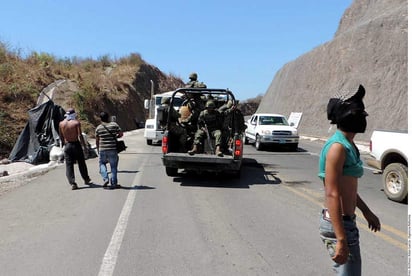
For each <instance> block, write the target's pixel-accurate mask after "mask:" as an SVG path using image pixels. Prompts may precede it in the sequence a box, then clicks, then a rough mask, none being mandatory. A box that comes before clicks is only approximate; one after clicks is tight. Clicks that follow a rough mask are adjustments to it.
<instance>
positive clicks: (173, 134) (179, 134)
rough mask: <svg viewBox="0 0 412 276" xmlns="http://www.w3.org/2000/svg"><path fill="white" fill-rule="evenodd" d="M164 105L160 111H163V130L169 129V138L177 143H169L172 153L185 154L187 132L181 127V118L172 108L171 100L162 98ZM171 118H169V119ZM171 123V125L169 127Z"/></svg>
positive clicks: (161, 124) (161, 122) (161, 123)
mask: <svg viewBox="0 0 412 276" xmlns="http://www.w3.org/2000/svg"><path fill="white" fill-rule="evenodd" d="M161 103H162V105H161V107H160V108H159V109H158V110H159V111H158V112H160V111H162V113H163V115H162V116H161V117H162V120H161V121H159V123H160V126H161V127H162V129H167V130H168V131H169V135H168V138H169V139H170V140H172V141H176V142H175V143H169V145H171V149H170V150H171V151H175V152H185V151H186V139H187V138H186V137H187V135H186V130H185V129H184V128H182V127H181V126H179V124H178V120H179V117H180V114H179V112H177V111H176V110H175V109H174V108H173V107H170V98H166V97H164V98H162V102H161ZM169 112H170V114H169ZM168 117H169V118H168ZM167 121H169V125H167Z"/></svg>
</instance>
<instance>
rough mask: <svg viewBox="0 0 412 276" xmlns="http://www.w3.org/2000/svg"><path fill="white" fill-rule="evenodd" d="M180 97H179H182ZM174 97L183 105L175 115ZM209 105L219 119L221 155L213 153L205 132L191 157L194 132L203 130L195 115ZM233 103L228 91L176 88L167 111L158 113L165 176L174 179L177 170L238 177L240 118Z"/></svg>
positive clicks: (240, 155) (205, 127) (212, 146)
mask: <svg viewBox="0 0 412 276" xmlns="http://www.w3.org/2000/svg"><path fill="white" fill-rule="evenodd" d="M182 95H183V96H182ZM178 97H180V98H183V103H182V105H181V106H180V109H179V110H178V111H176V110H174V109H173V106H174V102H175V101H176V100H177V99H178ZM207 101H213V102H214V103H215V108H216V109H217V110H218V111H219V112H220V114H221V116H222V122H221V128H222V129H221V132H222V144H221V148H222V153H223V156H222V155H220V156H218V155H217V153H216V152H215V139H214V138H213V136H212V135H210V133H208V131H206V132H205V133H206V138H205V139H204V141H202V142H201V144H200V145H199V148H198V150H197V152H196V153H195V154H189V151H190V150H191V149H192V148H193V142H194V139H195V134H196V131H197V130H198V129H199V128H203V129H207V126H205V125H204V124H203V125H202V122H200V121H199V120H198V119H199V114H200V112H201V111H202V110H204V108H205V105H206V102H207ZM235 103H236V99H235V96H234V95H233V93H232V92H231V91H230V90H228V89H207V88H179V89H177V90H176V91H175V92H174V93H173V94H172V96H171V99H170V105H169V107H168V109H167V110H163V111H161V110H158V112H159V114H160V113H163V114H161V115H160V117H162V118H166V119H165V133H164V135H163V138H162V152H163V156H162V162H163V165H164V166H165V168H166V174H167V175H168V176H177V175H178V170H179V169H183V170H185V171H187V172H198V173H200V172H212V173H225V174H232V175H234V176H236V177H239V176H240V172H241V166H242V158H243V134H244V121H243V115H242V114H241V113H240V111H239V110H237V109H236V104H235Z"/></svg>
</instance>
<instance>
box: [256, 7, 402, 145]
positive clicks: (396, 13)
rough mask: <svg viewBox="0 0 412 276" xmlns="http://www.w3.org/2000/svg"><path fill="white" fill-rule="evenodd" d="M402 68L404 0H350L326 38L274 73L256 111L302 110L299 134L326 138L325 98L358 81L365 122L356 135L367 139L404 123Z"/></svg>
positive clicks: (350, 88)
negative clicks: (362, 93) (330, 36)
mask: <svg viewBox="0 0 412 276" xmlns="http://www.w3.org/2000/svg"><path fill="white" fill-rule="evenodd" d="M407 69H408V2H407V0H354V1H353V3H352V5H351V6H350V7H349V8H348V9H347V10H346V11H345V13H344V15H343V17H342V18H341V21H340V24H339V27H338V30H337V32H336V33H335V36H334V38H333V40H332V41H329V42H327V43H325V44H323V45H320V46H319V47H317V48H315V49H313V50H312V51H310V52H308V53H306V54H304V55H302V56H300V57H299V58H297V59H296V60H294V61H292V62H290V63H287V64H286V65H284V66H283V67H282V68H281V69H280V70H279V71H278V72H277V73H276V75H275V77H274V78H273V80H272V83H271V84H270V86H269V88H268V90H267V92H266V93H265V95H264V96H263V98H262V101H261V103H260V105H259V107H258V110H257V111H258V112H276V113H282V114H284V115H286V116H289V114H290V113H291V112H303V115H302V119H301V121H300V124H299V131H300V133H301V134H302V135H310V136H317V137H328V136H330V134H331V129H330V124H329V121H328V120H327V118H326V105H327V103H328V100H329V98H330V97H331V96H333V95H334V94H336V93H337V92H340V91H349V90H353V91H356V90H357V88H358V86H359V84H362V85H363V86H364V87H365V89H366V96H365V98H364V101H365V105H366V111H367V112H368V113H369V117H368V118H367V119H368V127H367V131H366V132H365V133H364V134H359V135H357V136H356V139H357V140H359V141H365V142H367V141H369V138H370V136H371V133H372V131H373V130H374V129H387V130H406V129H407V128H408V74H407Z"/></svg>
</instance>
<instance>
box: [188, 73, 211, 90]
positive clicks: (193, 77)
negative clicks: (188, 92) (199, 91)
mask: <svg viewBox="0 0 412 276" xmlns="http://www.w3.org/2000/svg"><path fill="white" fill-rule="evenodd" d="M189 79H190V81H189V82H187V83H186V85H185V87H186V88H206V87H207V86H206V84H204V83H203V82H199V81H198V80H197V74H196V73H191V74H190V75H189Z"/></svg>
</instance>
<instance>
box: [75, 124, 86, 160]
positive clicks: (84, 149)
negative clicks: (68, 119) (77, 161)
mask: <svg viewBox="0 0 412 276" xmlns="http://www.w3.org/2000/svg"><path fill="white" fill-rule="evenodd" d="M77 137H78V138H79V141H80V144H81V145H82V148H83V152H84V153H87V146H86V142H85V141H84V138H83V134H82V127H81V125H80V122H78V124H77Z"/></svg>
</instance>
